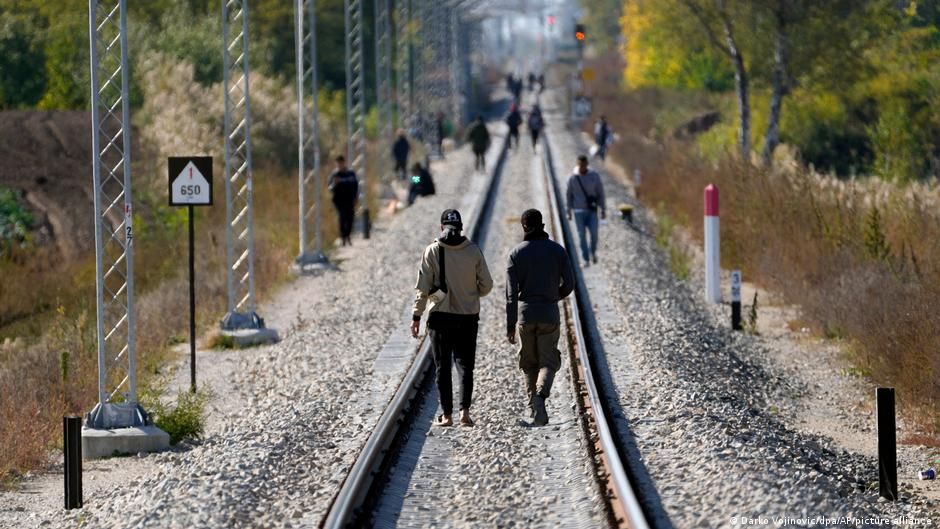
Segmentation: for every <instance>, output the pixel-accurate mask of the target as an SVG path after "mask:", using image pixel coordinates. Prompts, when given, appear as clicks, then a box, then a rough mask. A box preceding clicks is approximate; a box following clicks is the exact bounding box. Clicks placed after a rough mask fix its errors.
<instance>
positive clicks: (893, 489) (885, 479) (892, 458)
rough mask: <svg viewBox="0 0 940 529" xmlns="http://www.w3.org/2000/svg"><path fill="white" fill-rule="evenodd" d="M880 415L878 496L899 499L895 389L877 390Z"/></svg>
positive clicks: (878, 412) (876, 398)
mask: <svg viewBox="0 0 940 529" xmlns="http://www.w3.org/2000/svg"><path fill="white" fill-rule="evenodd" d="M875 400H876V403H877V406H876V409H877V414H878V419H877V420H878V494H879V495H880V496H881V497H882V498H886V499H888V500H891V501H897V499H898V450H897V448H898V444H897V433H896V427H897V424H896V422H895V415H894V388H878V389H877V390H875Z"/></svg>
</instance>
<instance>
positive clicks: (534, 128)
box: [527, 105, 545, 150]
mask: <svg viewBox="0 0 940 529" xmlns="http://www.w3.org/2000/svg"><path fill="white" fill-rule="evenodd" d="M527 125H528V126H529V134H530V135H531V136H532V149H533V150H535V146H536V145H538V143H539V134H541V133H542V129H543V128H544V127H545V120H544V119H543V118H542V109H541V108H539V106H538V105H532V110H531V111H530V112H529V122H528V123H527Z"/></svg>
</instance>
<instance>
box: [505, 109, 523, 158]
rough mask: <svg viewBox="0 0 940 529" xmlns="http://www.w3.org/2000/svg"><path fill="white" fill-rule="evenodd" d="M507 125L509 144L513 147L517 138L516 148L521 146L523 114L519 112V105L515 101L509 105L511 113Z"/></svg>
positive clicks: (507, 117)
mask: <svg viewBox="0 0 940 529" xmlns="http://www.w3.org/2000/svg"><path fill="white" fill-rule="evenodd" d="M506 125H509V146H510V147H512V145H513V140H515V144H516V148H517V149H518V148H519V126H520V125H522V114H521V113H520V112H519V105H517V104H515V103H513V104H512V106H511V107H509V115H508V116H506Z"/></svg>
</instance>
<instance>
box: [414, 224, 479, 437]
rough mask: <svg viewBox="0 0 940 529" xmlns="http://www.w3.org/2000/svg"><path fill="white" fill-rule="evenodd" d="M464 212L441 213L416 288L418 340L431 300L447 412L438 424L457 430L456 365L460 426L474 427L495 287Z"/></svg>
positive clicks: (434, 350)
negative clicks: (477, 373)
mask: <svg viewBox="0 0 940 529" xmlns="http://www.w3.org/2000/svg"><path fill="white" fill-rule="evenodd" d="M462 230H463V222H462V220H461V218H460V212H458V211H457V210H455V209H448V210H445V211H444V213H443V214H442V215H441V236H440V237H439V238H438V239H437V240H436V241H434V242H433V243H431V244H430V245H428V247H427V248H425V250H424V255H423V256H422V258H421V266H420V269H419V270H418V281H417V284H416V285H415V290H417V292H416V294H415V301H414V312H413V313H412V322H411V336H412V337H414V338H417V337H418V331H419V329H420V325H421V315H422V314H424V309H425V306H426V305H427V302H428V300H430V301H431V308H430V311H429V313H428V321H427V327H428V339H430V340H431V351H432V354H433V356H434V365H435V367H436V369H437V390H438V393H440V398H441V410H442V412H443V413H442V414H441V415H440V416H439V417H438V418H437V421H436V424H438V425H439V426H452V425H453V424H454V421H453V411H454V403H453V388H452V382H451V373H450V371H451V362H452V361H453V362H455V363H456V365H457V374H458V376H459V377H460V424H462V425H465V426H473V421H472V420H471V419H470V403H471V399H472V397H473V367H474V363H475V361H476V346H477V329H478V326H479V321H480V298H481V297H483V296H485V295H487V294H489V293H490V291H491V290H492V289H493V278H492V277H491V276H490V271H489V268H487V266H486V259H485V258H484V257H483V252H482V251H481V250H480V247H479V246H477V245H476V243H474V242H472V241H470V240H469V239H467V238H466V237H464V236H463V235H462V234H461V231H462Z"/></svg>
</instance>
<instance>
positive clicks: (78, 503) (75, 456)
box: [62, 416, 82, 509]
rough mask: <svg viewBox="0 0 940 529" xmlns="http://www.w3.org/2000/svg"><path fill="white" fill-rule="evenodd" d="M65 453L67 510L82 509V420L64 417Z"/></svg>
mask: <svg viewBox="0 0 940 529" xmlns="http://www.w3.org/2000/svg"><path fill="white" fill-rule="evenodd" d="M62 430H63V447H64V448H63V452H64V453H65V508H66V509H80V508H81V507H82V418H81V417H75V416H68V417H62Z"/></svg>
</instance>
